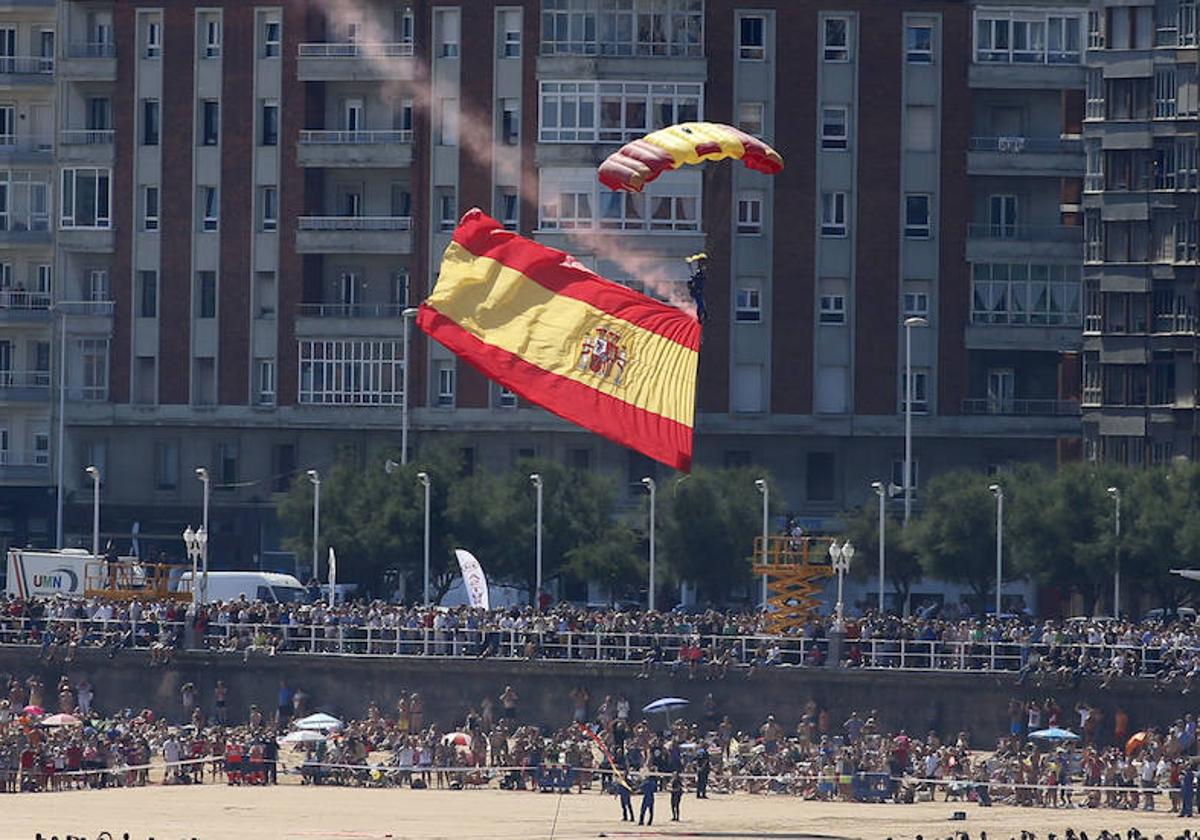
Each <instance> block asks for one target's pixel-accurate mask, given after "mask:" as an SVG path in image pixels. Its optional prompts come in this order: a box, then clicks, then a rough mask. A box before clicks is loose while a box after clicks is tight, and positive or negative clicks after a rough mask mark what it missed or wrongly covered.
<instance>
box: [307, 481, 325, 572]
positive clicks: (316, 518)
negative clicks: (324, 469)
mask: <svg viewBox="0 0 1200 840" xmlns="http://www.w3.org/2000/svg"><path fill="white" fill-rule="evenodd" d="M306 475H307V476H308V480H309V481H311V482H312V485H313V545H312V579H313V580H315V581H318V582H319V581H320V580H321V578H320V577H319V569H318V567H317V560H318V548H317V546H318V544H319V543H320V542H321V474H320V473H319V472H317V471H316V470H309V471H308V472H307V473H306Z"/></svg>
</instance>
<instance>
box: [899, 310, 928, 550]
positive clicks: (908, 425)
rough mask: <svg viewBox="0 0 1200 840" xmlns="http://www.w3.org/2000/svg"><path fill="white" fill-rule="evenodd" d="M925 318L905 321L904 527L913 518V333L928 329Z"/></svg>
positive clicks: (906, 319)
mask: <svg viewBox="0 0 1200 840" xmlns="http://www.w3.org/2000/svg"><path fill="white" fill-rule="evenodd" d="M928 326H929V321H928V320H927V319H925V318H920V317H913V318H905V319H904V482H903V483H904V526H905V527H908V520H909V518H911V517H912V411H913V376H912V331H913V327H928Z"/></svg>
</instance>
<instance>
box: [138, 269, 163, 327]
mask: <svg viewBox="0 0 1200 840" xmlns="http://www.w3.org/2000/svg"><path fill="white" fill-rule="evenodd" d="M137 314H138V317H139V318H157V317H158V272H157V271H139V272H138V310H137Z"/></svg>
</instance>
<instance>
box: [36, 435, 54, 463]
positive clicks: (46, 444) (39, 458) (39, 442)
mask: <svg viewBox="0 0 1200 840" xmlns="http://www.w3.org/2000/svg"><path fill="white" fill-rule="evenodd" d="M33 464H34V466H36V467H48V466H50V434H49V433H48V432H34V433H33Z"/></svg>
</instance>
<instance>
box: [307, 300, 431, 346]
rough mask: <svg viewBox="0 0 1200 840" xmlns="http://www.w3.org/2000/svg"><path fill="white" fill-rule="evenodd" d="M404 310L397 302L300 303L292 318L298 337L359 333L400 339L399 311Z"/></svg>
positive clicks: (336, 336) (400, 313) (350, 336)
mask: <svg viewBox="0 0 1200 840" xmlns="http://www.w3.org/2000/svg"><path fill="white" fill-rule="evenodd" d="M405 309H406V307H405V306H404V304H400V303H302V304H300V310H299V313H298V314H299V317H298V318H297V319H296V335H297V336H298V337H301V338H342V337H346V338H353V337H355V336H363V335H370V336H376V337H381V338H400V337H402V336H403V334H404V318H403V316H402V313H403V312H404V310H405ZM410 329H411V328H410Z"/></svg>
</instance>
